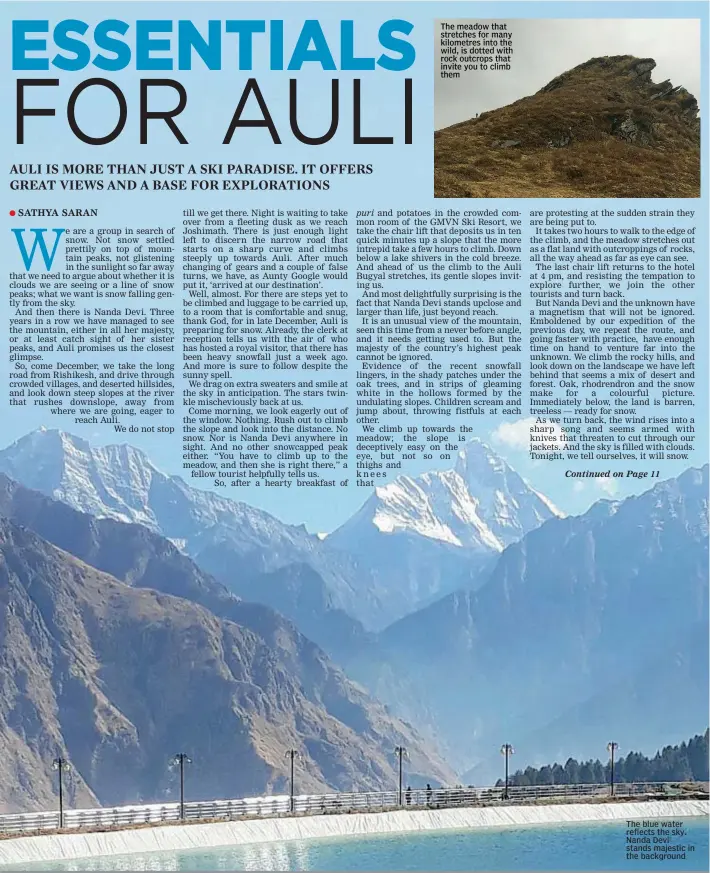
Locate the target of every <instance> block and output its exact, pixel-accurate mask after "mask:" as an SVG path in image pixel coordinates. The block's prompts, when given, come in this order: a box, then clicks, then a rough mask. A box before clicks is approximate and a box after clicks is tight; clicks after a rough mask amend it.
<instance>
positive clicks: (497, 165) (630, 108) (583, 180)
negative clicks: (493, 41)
mask: <svg viewBox="0 0 710 873" xmlns="http://www.w3.org/2000/svg"><path fill="white" fill-rule="evenodd" d="M640 63H641V62H640V61H639V59H637V58H609V59H607V58H604V59H594V60H593V61H591V62H587V64H583V65H581V66H580V67H577V68H575V69H574V70H571V71H569V72H568V73H565V74H563V75H562V76H560V77H558V79H555V80H553V82H551V83H550V84H549V85H547V86H545V88H543V89H541V90H540V91H538V92H537V93H536V94H534V95H532V96H531V97H525V98H523V99H522V100H517V101H516V102H515V103H511V104H510V105H509V106H504V107H502V108H500V109H496V110H493V111H491V112H485V113H483V114H482V115H480V116H479V117H478V118H472V119H469V120H468V121H464V122H462V123H460V124H455V125H453V126H451V127H448V128H446V129H444V130H441V131H438V132H437V133H436V134H435V137H434V154H435V195H436V196H437V197H671V196H676V197H698V196H699V195H700V138H699V127H698V123H697V120H696V119H695V111H694V106H697V104H696V103H695V100H694V98H693V97H692V95H689V94H688V92H686V91H685V90H683V89H680V90H678V91H674V92H673V93H669V94H667V95H665V96H658V97H656V96H654V95H655V94H657V93H659V90H660V87H661V86H659V85H654V84H653V83H651V81H650V72H648V73H643V74H639V73H638V72H637V70H638V69H639V64H640ZM649 63H652V62H649ZM669 84H670V83H669ZM652 97H653V99H651V98H652ZM627 117H631V118H632V119H633V121H634V124H635V125H636V126H637V127H638V129H639V130H640V131H641V135H640V137H639V140H640V141H641V142H643V144H641V142H639V141H637V142H629V141H627V140H625V139H623V138H620V136H621V135H620V133H619V131H618V125H619V123H620V122H622V121H623V120H624V119H625V118H627ZM570 134H571V141H570V142H569V144H568V145H566V146H563V147H557V148H552V147H550V146H549V145H548V143H549V142H551V141H555V142H560V141H562V140H563V138H565V137H567V136H569V135H570ZM506 140H514V141H519V142H520V145H519V146H514V147H510V148H501V147H500V146H499V145H495V143H500V142H504V141H506Z"/></svg>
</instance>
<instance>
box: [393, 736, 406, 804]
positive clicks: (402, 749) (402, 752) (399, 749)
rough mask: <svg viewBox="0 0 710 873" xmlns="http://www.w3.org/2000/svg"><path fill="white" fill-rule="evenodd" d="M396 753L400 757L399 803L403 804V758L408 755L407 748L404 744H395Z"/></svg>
mask: <svg viewBox="0 0 710 873" xmlns="http://www.w3.org/2000/svg"><path fill="white" fill-rule="evenodd" d="M394 753H395V755H396V756H397V757H398V758H399V792H398V798H399V799H398V805H399V806H401V805H402V759H403V758H406V757H407V750H406V748H405V747H404V746H395V747H394Z"/></svg>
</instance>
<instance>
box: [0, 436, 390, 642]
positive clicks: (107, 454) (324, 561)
mask: <svg viewBox="0 0 710 873" xmlns="http://www.w3.org/2000/svg"><path fill="white" fill-rule="evenodd" d="M0 471H2V472H4V473H5V474H7V475H8V476H10V477H11V478H12V479H14V480H16V481H18V482H21V483H22V484H23V485H25V486H27V487H28V488H35V489H37V490H38V491H41V492H42V493H43V494H47V495H49V496H51V497H54V498H56V499H57V500H61V501H62V502H64V503H67V504H69V505H70V506H73V507H74V508H75V509H78V510H81V511H82V512H88V513H90V514H91V515H93V516H95V517H97V518H112V519H116V520H118V521H124V522H135V523H137V524H140V525H143V526H144V527H147V528H149V529H150V530H153V531H155V532H157V533H160V534H162V536H164V537H166V538H168V539H170V540H171V541H172V542H173V543H174V544H175V545H176V546H177V547H178V548H179V549H180V550H181V551H182V552H184V553H185V554H187V555H189V556H190V557H191V558H193V560H195V561H196V562H197V563H198V564H199V565H200V567H202V568H203V569H204V570H206V571H207V572H208V573H211V574H212V575H214V576H216V577H217V578H218V579H219V580H220V581H221V582H223V583H224V584H225V585H226V586H227V587H228V588H229V589H230V591H232V592H233V593H235V594H237V595H239V596H242V597H246V598H249V599H253V600H257V601H262V598H261V597H260V596H259V592H260V591H262V590H263V591H264V594H265V596H264V599H263V601H262V602H265V603H267V604H269V605H270V606H273V607H274V608H276V609H279V610H281V611H283V612H284V614H285V615H287V616H288V617H289V618H292V619H293V620H294V621H296V622H297V623H298V624H299V626H302V627H304V628H305V627H308V628H309V630H311V631H313V632H314V634H313V638H314V639H316V640H317V641H318V642H319V643H321V644H323V645H325V646H329V651H333V648H330V645H329V644H331V643H332V644H334V647H335V649H336V650H338V651H340V643H341V642H342V644H343V646H345V647H347V646H348V640H351V639H356V638H358V637H359V636H360V635H361V633H362V632H363V629H362V627H361V625H360V622H363V623H364V624H366V625H367V624H370V623H376V622H377V617H378V615H379V613H380V606H379V603H378V601H377V597H376V594H375V593H374V585H373V584H372V580H370V579H369V578H368V576H367V574H365V573H362V572H360V571H359V569H358V568H357V567H356V566H355V564H354V562H353V560H352V559H351V557H350V556H349V555H347V554H346V553H344V552H335V551H334V550H331V549H328V548H326V547H325V546H324V545H323V544H322V543H321V541H320V540H319V538H318V537H317V536H313V535H311V534H309V533H308V531H307V530H306V529H305V527H303V526H297V525H289V524H284V523H283V522H281V521H279V519H277V518H275V517H274V516H273V515H270V514H269V513H268V512H264V511H263V510H260V509H257V508H255V507H252V506H249V505H248V504H246V503H241V502H238V501H235V500H229V499H227V498H224V497H221V496H220V495H218V494H214V493H212V492H209V491H202V490H200V489H198V488H193V487H191V486H190V485H188V484H187V483H186V482H185V481H184V480H183V479H181V478H180V477H179V476H170V475H167V474H166V473H164V472H163V471H162V470H160V469H159V468H158V467H157V466H156V465H155V464H154V463H153V461H151V459H150V458H149V457H148V456H147V455H146V454H145V453H144V452H142V451H140V450H139V449H136V448H134V447H133V446H129V445H125V444H124V445H110V446H92V445H90V444H89V443H88V442H87V441H86V440H84V439H81V438H80V437H76V436H74V435H72V434H68V433H65V432H63V431H59V430H47V429H45V428H40V429H38V430H36V431H33V432H32V433H29V434H27V435H26V436H24V437H22V438H21V439H19V440H17V442H15V443H13V444H12V445H11V446H9V447H8V448H6V449H4V450H2V451H0ZM292 565H298V566H299V567H300V568H301V569H298V568H296V569H293V568H292ZM303 568H306V570H308V569H310V572H309V573H307V572H306V570H304V569H303ZM279 580H280V581H279ZM284 580H285V581H284ZM299 580H302V581H303V582H304V587H303V590H300V589H299V587H298V583H299ZM282 583H283V584H282ZM349 616H352V618H350V619H349V624H350V626H349V627H348V628H345V625H346V624H347V623H348V618H349ZM344 629H345V635H344V636H343V633H342V632H343V630H344Z"/></svg>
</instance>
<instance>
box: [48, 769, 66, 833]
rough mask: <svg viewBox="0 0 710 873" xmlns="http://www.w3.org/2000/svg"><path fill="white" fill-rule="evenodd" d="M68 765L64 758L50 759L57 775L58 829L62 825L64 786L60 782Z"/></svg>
mask: <svg viewBox="0 0 710 873" xmlns="http://www.w3.org/2000/svg"><path fill="white" fill-rule="evenodd" d="M68 766H69V763H68V762H67V761H66V759H65V758H55V759H54V760H53V761H52V769H53V770H56V771H57V773H58V776H59V829H60V830H61V829H62V828H63V827H64V786H63V784H62V776H63V773H64V770H65V769H66V768H67V767H68Z"/></svg>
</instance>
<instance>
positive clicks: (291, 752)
mask: <svg viewBox="0 0 710 873" xmlns="http://www.w3.org/2000/svg"><path fill="white" fill-rule="evenodd" d="M286 757H287V758H290V759H291V796H290V800H289V809H290V811H291V812H293V810H294V776H293V769H294V761H295V760H296V758H297V757H298V749H288V751H287V752H286Z"/></svg>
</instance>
